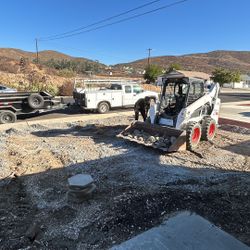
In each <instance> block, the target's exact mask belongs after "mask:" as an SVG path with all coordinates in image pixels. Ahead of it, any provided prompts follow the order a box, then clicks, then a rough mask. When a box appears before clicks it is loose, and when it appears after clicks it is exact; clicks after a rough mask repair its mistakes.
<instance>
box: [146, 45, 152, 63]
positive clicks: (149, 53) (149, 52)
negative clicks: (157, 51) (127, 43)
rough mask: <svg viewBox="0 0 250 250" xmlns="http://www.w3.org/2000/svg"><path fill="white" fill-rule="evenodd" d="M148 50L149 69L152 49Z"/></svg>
mask: <svg viewBox="0 0 250 250" xmlns="http://www.w3.org/2000/svg"><path fill="white" fill-rule="evenodd" d="M147 50H148V67H149V65H150V56H151V50H152V49H150V48H149V49H147Z"/></svg>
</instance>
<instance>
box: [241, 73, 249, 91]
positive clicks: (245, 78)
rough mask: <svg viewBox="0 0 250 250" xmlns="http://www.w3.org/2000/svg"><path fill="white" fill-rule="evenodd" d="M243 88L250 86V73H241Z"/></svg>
mask: <svg viewBox="0 0 250 250" xmlns="http://www.w3.org/2000/svg"><path fill="white" fill-rule="evenodd" d="M241 81H242V83H243V88H250V75H241Z"/></svg>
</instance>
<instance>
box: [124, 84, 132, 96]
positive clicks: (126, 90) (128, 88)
mask: <svg viewBox="0 0 250 250" xmlns="http://www.w3.org/2000/svg"><path fill="white" fill-rule="evenodd" d="M125 93H126V94H130V93H132V88H131V86H129V85H127V86H125Z"/></svg>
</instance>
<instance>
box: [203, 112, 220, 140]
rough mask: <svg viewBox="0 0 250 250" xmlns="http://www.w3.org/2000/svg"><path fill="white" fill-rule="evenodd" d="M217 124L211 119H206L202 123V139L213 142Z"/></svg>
mask: <svg viewBox="0 0 250 250" xmlns="http://www.w3.org/2000/svg"><path fill="white" fill-rule="evenodd" d="M216 129H217V126H216V122H215V120H214V119H212V118H210V117H206V118H205V119H204V120H203V123H202V135H201V138H202V139H203V140H205V141H212V140H213V139H214V136H215V133H216Z"/></svg>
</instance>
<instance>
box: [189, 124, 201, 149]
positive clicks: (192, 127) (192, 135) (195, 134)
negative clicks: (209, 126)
mask: <svg viewBox="0 0 250 250" xmlns="http://www.w3.org/2000/svg"><path fill="white" fill-rule="evenodd" d="M186 136H187V137H186V143H187V150H190V151H193V150H194V149H195V148H196V147H197V146H198V144H199V142H200V139H201V125H200V124H199V123H197V122H190V123H188V125H187V135H186Z"/></svg>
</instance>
